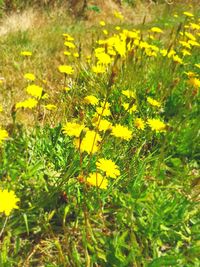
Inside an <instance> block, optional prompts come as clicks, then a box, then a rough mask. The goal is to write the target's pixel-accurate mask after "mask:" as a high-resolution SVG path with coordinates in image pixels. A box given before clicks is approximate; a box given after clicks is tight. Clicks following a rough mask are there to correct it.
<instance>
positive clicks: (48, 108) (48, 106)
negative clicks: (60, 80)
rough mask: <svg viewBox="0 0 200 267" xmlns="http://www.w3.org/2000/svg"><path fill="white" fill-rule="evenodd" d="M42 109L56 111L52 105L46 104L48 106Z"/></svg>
mask: <svg viewBox="0 0 200 267" xmlns="http://www.w3.org/2000/svg"><path fill="white" fill-rule="evenodd" d="M44 108H46V109H47V110H55V109H57V107H56V106H55V105H53V104H48V105H45V106H44Z"/></svg>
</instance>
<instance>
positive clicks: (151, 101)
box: [147, 97, 161, 108]
mask: <svg viewBox="0 0 200 267" xmlns="http://www.w3.org/2000/svg"><path fill="white" fill-rule="evenodd" d="M147 102H148V103H149V104H151V105H152V106H154V107H158V108H159V107H160V106H161V103H160V102H158V101H157V100H155V99H153V98H151V97H147Z"/></svg>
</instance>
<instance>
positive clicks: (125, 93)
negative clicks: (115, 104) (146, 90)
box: [122, 90, 136, 99]
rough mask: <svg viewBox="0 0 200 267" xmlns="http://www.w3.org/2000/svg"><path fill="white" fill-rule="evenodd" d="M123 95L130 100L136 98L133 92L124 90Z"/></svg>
mask: <svg viewBox="0 0 200 267" xmlns="http://www.w3.org/2000/svg"><path fill="white" fill-rule="evenodd" d="M122 94H123V95H125V96H126V97H128V98H134V99H135V97H136V95H135V92H133V91H132V90H122Z"/></svg>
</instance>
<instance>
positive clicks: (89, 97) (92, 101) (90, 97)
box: [84, 95, 99, 106]
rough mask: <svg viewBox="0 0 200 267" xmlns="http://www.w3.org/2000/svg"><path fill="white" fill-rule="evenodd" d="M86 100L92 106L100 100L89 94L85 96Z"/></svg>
mask: <svg viewBox="0 0 200 267" xmlns="http://www.w3.org/2000/svg"><path fill="white" fill-rule="evenodd" d="M84 102H85V103H86V104H91V105H92V106H95V105H97V104H98V102H99V100H98V98H96V96H94V95H88V96H86V97H84Z"/></svg>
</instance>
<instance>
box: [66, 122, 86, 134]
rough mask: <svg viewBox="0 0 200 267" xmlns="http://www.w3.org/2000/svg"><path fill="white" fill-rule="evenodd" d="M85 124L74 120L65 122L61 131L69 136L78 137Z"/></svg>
mask: <svg viewBox="0 0 200 267" xmlns="http://www.w3.org/2000/svg"><path fill="white" fill-rule="evenodd" d="M84 128H85V126H84V125H83V124H79V123H76V122H67V123H66V124H65V126H64V127H63V133H64V134H66V135H69V136H75V137H79V136H80V134H81V132H82V131H83V129H84Z"/></svg>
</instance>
